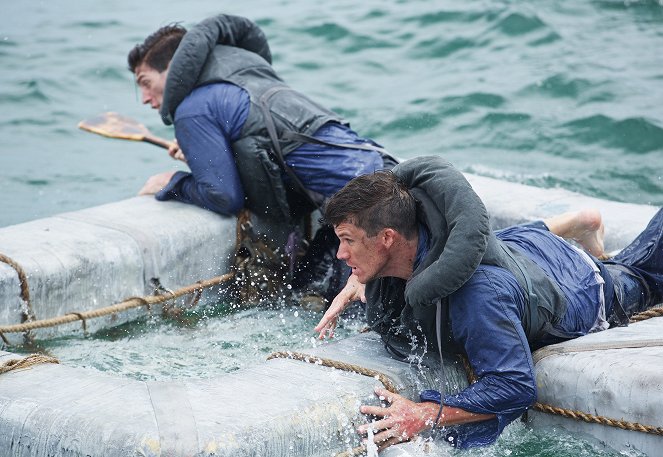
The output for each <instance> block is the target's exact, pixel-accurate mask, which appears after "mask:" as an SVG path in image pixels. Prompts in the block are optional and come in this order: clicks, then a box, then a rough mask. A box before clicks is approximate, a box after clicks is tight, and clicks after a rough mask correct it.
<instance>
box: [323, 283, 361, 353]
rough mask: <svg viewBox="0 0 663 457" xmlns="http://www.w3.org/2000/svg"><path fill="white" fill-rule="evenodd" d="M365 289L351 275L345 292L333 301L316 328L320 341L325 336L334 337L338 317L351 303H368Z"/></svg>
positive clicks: (340, 293)
mask: <svg viewBox="0 0 663 457" xmlns="http://www.w3.org/2000/svg"><path fill="white" fill-rule="evenodd" d="M365 289H366V286H365V285H364V284H362V283H360V282H359V279H357V277H356V276H355V275H350V277H349V278H348V282H347V283H346V284H345V287H343V290H341V291H340V292H339V294H338V295H337V296H336V297H335V298H334V300H332V302H331V305H330V306H329V308H328V309H327V311H326V312H325V315H324V316H322V319H320V322H318V325H316V326H315V329H314V330H315V331H316V332H318V333H319V335H318V338H319V339H321V340H322V339H324V338H325V336H328V337H329V338H333V337H334V329H336V325H337V324H338V317H339V316H340V315H341V313H342V312H343V310H344V309H345V308H347V307H348V305H349V304H350V303H352V302H353V301H357V300H361V301H362V302H364V303H366V297H365V296H364V291H365Z"/></svg>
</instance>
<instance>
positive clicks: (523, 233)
mask: <svg viewBox="0 0 663 457" xmlns="http://www.w3.org/2000/svg"><path fill="white" fill-rule="evenodd" d="M496 235H497V237H498V238H500V239H501V240H502V241H503V242H505V243H506V244H507V245H509V246H510V247H512V248H515V249H519V250H521V251H522V252H524V253H526V255H527V256H528V257H529V258H530V259H531V260H533V261H534V262H536V263H537V264H538V265H539V266H540V267H541V268H542V269H543V270H544V271H545V272H546V273H547V274H548V275H549V276H550V277H551V278H553V279H554V280H555V281H556V282H557V284H558V285H559V287H560V288H561V289H562V290H563V292H564V294H565V295H566V298H567V300H568V308H567V312H566V314H565V316H564V318H563V320H562V321H561V322H560V323H559V324H558V329H559V330H560V331H563V332H565V333H570V334H574V335H576V336H577V335H580V334H586V333H587V332H589V330H590V329H591V327H592V325H593V323H594V322H595V321H596V318H597V314H598V302H599V299H598V294H599V290H600V286H599V284H598V283H597V280H596V277H595V275H594V270H593V269H592V267H591V266H590V265H589V264H587V263H586V261H585V260H584V259H583V257H582V256H581V255H580V254H579V253H578V252H576V251H575V250H574V248H573V247H571V246H570V245H569V244H567V243H566V242H565V241H563V240H562V239H561V238H559V237H557V236H555V235H553V234H552V233H550V232H548V231H546V230H540V229H533V228H525V227H518V226H516V227H511V228H509V229H505V230H502V231H499V232H497V233H496ZM449 300H450V304H449V312H450V317H451V326H452V334H453V339H454V341H455V342H456V343H458V344H459V345H461V346H462V347H463V348H464V350H465V352H466V354H467V357H468V359H469V360H470V362H471V364H472V368H473V370H474V372H475V374H476V376H477V378H478V379H479V380H478V382H476V383H474V384H472V385H470V386H469V387H467V388H466V389H464V390H462V391H461V392H459V393H457V394H454V395H446V396H445V398H444V404H446V405H449V406H455V407H458V408H462V409H464V410H466V411H470V412H475V413H483V414H495V415H496V418H495V419H492V420H488V421H483V422H479V423H473V424H465V425H462V426H457V427H454V428H453V429H452V431H451V432H450V433H449V435H448V436H447V439H448V440H449V441H452V442H453V444H455V445H457V446H459V447H471V446H478V445H485V444H490V443H492V442H493V441H495V439H497V437H498V436H499V434H500V433H501V432H502V430H503V429H504V427H505V426H506V425H508V424H509V423H510V422H512V421H513V420H515V419H517V418H518V417H519V416H520V415H521V414H522V413H523V412H525V410H526V409H527V408H528V407H529V406H531V405H532V404H533V403H534V402H535V401H536V395H537V391H536V382H535V376H534V364H533V362H532V357H531V351H530V342H528V340H527V336H526V334H525V332H524V329H523V325H522V318H523V315H524V312H525V307H526V301H525V291H524V290H522V288H521V287H520V285H519V284H518V282H517V281H516V278H515V277H514V276H513V274H512V273H510V272H509V271H508V270H506V269H504V268H500V267H496V266H492V265H480V266H479V267H478V268H477V270H476V272H475V273H474V275H472V277H471V278H470V280H469V281H468V282H467V283H466V284H465V285H463V286H462V287H461V288H460V289H459V290H458V291H456V292H454V293H453V294H452V295H451V296H450V297H449Z"/></svg>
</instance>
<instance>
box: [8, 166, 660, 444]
mask: <svg viewBox="0 0 663 457" xmlns="http://www.w3.org/2000/svg"><path fill="white" fill-rule="evenodd" d="M468 179H469V180H470V182H471V183H472V186H473V187H474V188H475V190H476V191H477V193H478V194H479V195H480V196H481V197H482V199H483V200H484V201H485V203H486V206H487V207H488V209H489V211H490V213H491V216H492V217H493V222H494V224H495V228H499V227H503V226H506V225H510V224H514V223H520V222H525V221H529V220H533V219H537V218H542V217H547V216H551V215H554V214H558V213H561V212H564V211H569V210H575V209H580V208H583V207H596V208H598V209H600V210H601V212H602V214H603V217H604V221H605V224H606V249H607V250H615V249H619V248H621V247H623V246H624V245H626V244H627V243H628V242H630V241H631V240H632V239H633V238H634V237H635V236H636V235H637V234H638V233H639V232H640V231H641V230H642V229H643V228H644V227H645V225H646V224H647V222H648V220H649V219H650V218H651V216H653V214H654V213H655V211H656V208H653V207H651V206H647V205H633V204H625V203H618V202H608V201H603V200H598V199H594V198H590V197H585V196H582V195H579V194H575V193H571V192H567V191H564V190H561V189H538V188H532V187H528V186H523V185H518V184H513V183H506V182H502V181H497V180H493V179H488V178H482V177H477V176H468ZM235 225H236V221H235V219H234V218H224V217H220V216H218V215H215V214H213V213H210V212H208V211H204V210H200V209H197V208H194V207H192V206H188V205H183V204H178V203H174V202H168V203H162V202H156V201H154V200H153V199H151V198H149V197H137V198H133V199H130V200H125V201H122V202H118V203H113V204H110V205H103V206H99V207H95V208H90V209H87V210H82V211H77V212H72V213H65V214H61V215H58V216H55V217H51V218H46V219H41V220H37V221H33V222H28V223H25V224H19V225H16V226H10V227H5V228H2V229H0V253H2V254H4V255H6V256H8V257H10V258H11V259H12V260H14V261H15V262H16V263H17V264H19V265H20V266H21V267H22V270H24V271H25V273H26V275H27V277H28V283H29V286H30V296H31V306H32V310H33V312H34V314H35V315H36V316H37V317H38V318H41V319H43V318H48V317H53V316H59V315H63V314H66V313H72V312H82V311H87V310H92V309H96V308H98V307H101V306H106V305H108V304H111V303H115V302H118V301H120V300H122V299H124V298H127V297H130V296H133V295H144V294H148V293H150V292H151V291H152V286H151V285H150V280H151V279H152V278H159V280H160V282H161V284H163V285H164V286H165V287H168V288H171V289H176V288H178V287H181V286H183V285H186V284H191V283H194V282H196V281H198V280H200V279H205V278H209V277H213V276H217V275H220V274H222V273H225V272H226V271H227V269H228V262H229V256H230V255H231V254H232V252H233V250H234V244H235ZM258 225H259V226H260V224H259V223H258ZM263 227H264V226H263ZM270 230H272V232H274V231H275V232H277V233H279V232H283V230H281V229H279V230H274V228H273V227H270ZM279 236H281V239H282V237H283V233H281V235H279ZM214 298H215V291H208V292H207V293H206V296H204V297H203V300H204V301H205V300H213V299H214ZM0 300H2V302H1V303H2V306H0V324H3V325H8V324H14V323H19V322H20V321H21V315H22V311H23V309H24V307H25V303H24V301H23V299H22V298H21V295H20V281H19V279H18V276H17V272H16V270H15V269H14V268H12V267H11V266H9V265H6V264H1V263H0ZM139 312H140V311H136V313H139ZM134 317H135V314H134V313H126V314H124V315H119V316H115V317H108V318H103V319H98V320H94V321H90V322H89V323H88V325H89V326H91V329H92V330H94V329H95V327H96V328H99V327H101V326H106V325H109V324H117V323H119V322H121V321H123V320H126V319H132V318H134ZM78 327H80V323H78V324H76V323H74V324H68V325H67V326H63V327H54V328H50V329H40V330H37V332H39V336H40V337H47V336H50V335H55V334H59V333H62V332H70V331H72V330H74V329H76V328H78ZM662 330H663V318H654V319H651V320H649V321H646V322H642V323H638V324H633V325H631V326H629V327H628V328H625V329H611V330H608V331H606V332H603V333H600V334H595V335H590V336H587V337H583V338H579V339H577V340H574V341H571V342H568V343H564V344H563V345H561V346H564V345H568V346H572V347H573V348H577V347H586V348H590V349H591V350H590V349H586V350H585V349H584V350H582V351H576V352H569V351H564V350H559V349H556V350H557V352H555V353H550V354H548V355H547V356H546V357H543V358H542V359H541V360H540V362H538V363H537V366H536V369H537V383H538V385H539V401H540V402H544V403H547V404H551V405H555V406H560V407H563V408H572V409H578V410H580V411H585V412H587V413H591V414H593V415H596V416H601V417H606V418H613V419H617V420H620V421H622V422H626V423H637V424H644V425H648V426H654V427H659V428H660V427H663V420H662V417H661V414H662V413H661V411H663V394H662V392H663V389H661V385H660V384H661V381H660V380H661V379H663V364H661V363H660V360H663V350H662V349H661V345H660V344H659V343H658V341H657V340H656V338H655V335H657V334H658V335H661V334H663V332H662ZM620 332H621V333H620ZM8 336H9V337H10V338H13V341H18V339H19V338H20V335H18V334H15V335H13V336H12V335H8ZM602 338H603V339H605V341H603V342H602V340H601V339H602ZM615 338H618V339H619V338H623V339H624V340H625V341H629V342H630V344H631V345H633V344H635V345H636V347H629V348H621V346H620V348H615V349H606V348H605V344H606V342H610V341H613V340H614V339H615ZM620 341H621V340H620ZM638 341H640V343H637V342H638ZM634 342H635V343H634ZM599 343H600V344H599ZM597 344H598V346H600V347H599V348H598V349H597ZM638 346H640V347H638ZM318 351H320V352H321V354H318V355H321V356H324V357H329V358H331V359H337V360H343V361H349V362H351V363H356V364H358V365H362V366H366V367H370V368H374V369H377V370H379V371H381V372H385V373H387V374H389V375H390V377H392V378H393V379H394V380H395V382H396V383H397V384H398V385H399V387H400V388H401V389H402V391H403V392H404V393H405V394H406V395H408V396H412V397H413V398H414V396H415V394H416V391H417V390H419V389H421V388H425V387H435V386H436V385H437V383H438V381H437V380H436V379H435V378H436V374H437V372H436V371H435V370H434V369H433V370H427V369H420V368H417V367H410V366H408V365H405V366H402V364H400V363H399V362H395V361H393V360H391V359H390V358H389V357H388V356H387V355H386V354H384V353H383V351H382V349H381V345H380V344H379V341H378V340H377V339H376V338H375V336H374V335H361V336H357V337H352V338H349V339H347V340H344V341H342V342H339V343H336V344H330V345H327V346H325V347H323V348H319V349H318ZM15 357H17V356H15V355H13V354H11V353H0V361H3V360H8V359H11V358H15ZM654 361H656V362H658V363H654ZM431 363H432V364H433V366H434V363H433V362H431ZM445 371H446V372H447V373H449V376H451V377H452V378H453V379H454V385H455V387H456V388H462V386H463V382H464V381H463V374H462V373H461V371H462V370H460V369H459V368H458V367H457V366H456V365H450V366H449V367H447V369H446V370H445ZM304 380H305V381H304ZM376 384H377V381H376V380H374V379H372V378H370V377H366V376H361V375H357V374H352V373H347V372H342V371H340V370H334V369H330V368H326V367H322V366H320V365H316V364H307V363H303V362H300V361H293V360H283V359H277V360H271V361H269V362H265V363H264V364H261V365H257V366H254V367H252V368H250V369H246V370H241V371H240V372H237V373H233V374H229V375H227V376H223V377H220V378H216V379H207V380H190V381H185V382H166V383H157V382H140V381H133V380H127V379H120V378H116V377H113V376H110V375H102V374H98V373H92V372H89V371H87V370H84V369H77V368H71V367H66V366H61V365H52V364H44V365H39V366H34V367H32V368H31V369H30V370H25V371H19V372H10V373H5V374H3V375H0V450H3V451H4V452H5V454H3V455H8V456H21V457H23V456H35V457H36V456H39V457H42V456H54V457H56V456H57V457H59V456H85V455H104V456H126V455H139V456H140V455H144V456H189V455H195V456H208V455H209V456H220V455H233V456H234V455H263V456H265V455H270V456H272V455H273V456H280V455H312V456H315V455H326V456H329V455H330V452H341V451H344V450H347V449H349V448H351V447H353V446H354V445H356V444H357V437H356V434H355V433H354V424H356V421H357V420H360V421H361V420H363V419H361V418H359V417H358V412H357V408H358V405H359V403H360V402H363V401H367V399H371V398H372V397H373V395H372V389H373V387H374V386H375V385H376ZM529 418H530V421H531V423H532V424H534V425H536V426H549V425H561V426H563V427H565V428H567V429H569V430H571V431H574V432H580V433H587V434H589V435H591V436H594V437H596V438H598V439H599V440H601V441H602V442H604V443H605V444H606V445H607V446H610V447H613V448H615V449H632V448H635V449H638V450H640V451H643V452H645V453H647V454H649V455H652V456H654V455H659V454H658V453H660V449H661V448H663V447H662V444H663V438H661V436H660V435H656V434H652V433H645V432H638V431H624V430H618V429H617V428H615V427H611V426H607V425H601V424H587V423H585V422H581V421H576V420H573V419H566V418H563V417H561V416H551V415H549V414H546V413H540V412H537V411H531V412H530V414H529ZM401 450H402V452H407V451H406V448H402V449H401ZM401 450H399V452H401ZM391 452H395V451H391ZM385 454H388V453H385Z"/></svg>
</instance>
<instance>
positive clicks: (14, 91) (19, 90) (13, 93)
mask: <svg viewBox="0 0 663 457" xmlns="http://www.w3.org/2000/svg"><path fill="white" fill-rule="evenodd" d="M6 89H9V90H8V91H7V92H4V93H0V103H26V102H35V101H36V102H49V101H50V100H51V99H50V97H48V95H46V92H44V91H43V90H42V89H41V87H40V83H39V81H37V80H34V79H32V80H29V81H19V82H17V83H15V84H14V85H13V87H11V86H10V87H9V88H7V86H5V90H6Z"/></svg>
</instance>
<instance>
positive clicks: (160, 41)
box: [127, 24, 186, 73]
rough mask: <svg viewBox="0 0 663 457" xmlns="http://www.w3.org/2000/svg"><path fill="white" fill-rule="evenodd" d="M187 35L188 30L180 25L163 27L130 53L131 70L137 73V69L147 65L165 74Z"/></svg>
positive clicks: (128, 58) (128, 59)
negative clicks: (143, 64)
mask: <svg viewBox="0 0 663 457" xmlns="http://www.w3.org/2000/svg"><path fill="white" fill-rule="evenodd" d="M185 33H186V29H185V28H184V27H182V26H181V25H179V24H171V25H166V26H164V27H161V28H160V29H159V30H157V31H156V32H154V33H153V34H152V35H150V36H148V37H147V38H145V41H143V42H142V43H140V44H137V45H136V46H134V48H133V49H132V50H131V51H129V56H128V57H127V61H128V63H129V70H130V71H131V72H132V73H135V72H136V67H137V66H139V65H141V64H142V63H145V64H147V65H149V66H150V67H152V68H154V69H155V70H156V71H158V72H159V73H161V72H163V71H164V70H165V69H166V68H168V64H169V63H170V61H171V60H172V59H173V55H175V51H176V50H177V47H178V46H179V45H180V42H181V41H182V37H184V34H185Z"/></svg>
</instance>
